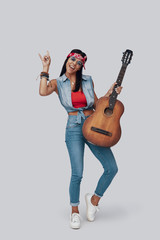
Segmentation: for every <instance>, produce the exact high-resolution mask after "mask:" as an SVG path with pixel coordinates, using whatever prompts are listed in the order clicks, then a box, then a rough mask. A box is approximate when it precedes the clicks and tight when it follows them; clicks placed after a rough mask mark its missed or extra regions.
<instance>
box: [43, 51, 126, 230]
mask: <svg viewBox="0 0 160 240" xmlns="http://www.w3.org/2000/svg"><path fill="white" fill-rule="evenodd" d="M39 56H40V59H41V61H42V64H43V72H41V75H40V76H41V81H40V86H39V94H40V95H41V96H47V95H49V94H51V93H53V92H54V91H55V92H56V93H57V95H58V97H59V100H60V102H61V104H62V106H63V107H64V108H65V109H66V111H67V113H68V120H67V124H66V131H65V142H66V146H67V149H68V153H69V157H70V163H71V170H72V174H71V180H70V187H69V195H70V205H71V208H72V211H71V215H70V226H71V227H72V228H80V223H81V218H80V214H79V209H78V205H79V203H80V201H79V196H80V183H81V180H82V177H83V160H84V147H85V144H87V145H88V147H89V148H90V150H91V151H92V153H93V154H94V156H95V157H96V158H97V159H98V160H99V161H100V163H101V164H102V166H103V169H104V172H103V174H102V176H101V177H100V179H99V181H98V183H97V186H96V188H95V191H94V193H93V194H90V193H87V194H86V195H85V200H86V207H87V211H86V213H87V219H88V220H89V221H94V219H95V215H96V212H97V211H98V210H99V208H98V203H99V200H100V198H101V197H102V196H103V194H104V192H105V191H106V189H107V188H108V186H109V185H110V183H111V181H112V180H113V178H114V176H115V175H116V173H117V171H118V168H117V164H116V161H115V158H114V156H113V153H112V151H111V149H110V148H106V147H100V146H96V145H93V144H91V143H90V142H88V141H87V140H86V139H85V138H84V136H83V134H82V126H83V123H84V121H85V120H86V119H87V118H88V117H89V116H90V115H91V114H92V113H93V112H94V109H95V108H96V102H97V100H98V98H97V95H96V93H95V91H94V83H93V80H92V77H91V76H89V75H83V74H82V71H83V68H85V63H86V61H87V56H86V54H85V53H84V52H82V51H81V50H79V49H74V50H72V51H71V52H70V53H69V54H68V56H67V58H66V60H65V62H64V64H63V67H62V71H61V74H60V77H58V78H56V79H53V80H51V81H49V83H48V84H47V80H49V66H50V63H51V58H50V55H49V52H48V51H47V54H46V55H45V56H44V57H42V56H41V55H40V54H39ZM114 85H115V83H114V84H113V85H112V87H111V88H110V89H109V90H108V92H107V93H106V94H105V96H106V97H107V96H110V94H111V93H112V91H113V88H114ZM121 89H122V87H118V88H116V91H117V93H118V94H119V93H120V92H121Z"/></svg>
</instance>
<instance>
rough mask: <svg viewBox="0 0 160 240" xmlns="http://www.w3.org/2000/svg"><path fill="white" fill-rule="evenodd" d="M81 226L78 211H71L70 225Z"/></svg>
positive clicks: (76, 227) (75, 227)
mask: <svg viewBox="0 0 160 240" xmlns="http://www.w3.org/2000/svg"><path fill="white" fill-rule="evenodd" d="M80 226H81V217H80V215H79V214H78V213H72V214H71V215H70V227H71V228H74V229H78V228H80Z"/></svg>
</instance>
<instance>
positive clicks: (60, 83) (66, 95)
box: [56, 74, 94, 124]
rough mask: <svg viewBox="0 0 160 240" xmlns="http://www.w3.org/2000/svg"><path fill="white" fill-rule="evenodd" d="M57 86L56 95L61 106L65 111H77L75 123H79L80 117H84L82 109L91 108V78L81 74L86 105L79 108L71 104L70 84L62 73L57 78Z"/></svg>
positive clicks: (92, 99) (92, 96) (92, 94)
mask: <svg viewBox="0 0 160 240" xmlns="http://www.w3.org/2000/svg"><path fill="white" fill-rule="evenodd" d="M56 80H57V88H58V97H59V100H60V102H61V104H62V106H63V107H64V108H65V109H66V111H67V112H74V111H78V114H77V120H76V122H77V123H79V124H80V123H81V118H83V119H85V115H84V113H83V110H85V109H93V104H94V89H93V83H92V78H91V76H89V75H82V90H83V93H84V95H85V97H86V100H87V106H86V107H81V108H75V107H73V105H72V99H71V84H70V80H69V79H68V78H67V77H66V75H65V74H63V75H62V76H61V77H58V78H57V79H56Z"/></svg>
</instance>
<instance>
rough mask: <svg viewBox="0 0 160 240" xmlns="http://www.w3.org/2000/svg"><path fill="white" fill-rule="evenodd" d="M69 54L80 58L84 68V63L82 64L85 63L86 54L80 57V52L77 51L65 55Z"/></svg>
mask: <svg viewBox="0 0 160 240" xmlns="http://www.w3.org/2000/svg"><path fill="white" fill-rule="evenodd" d="M71 56H74V57H75V58H78V59H80V60H81V61H82V63H83V67H84V69H85V65H84V64H85V61H86V58H87V56H85V57H82V56H81V55H80V54H78V53H69V54H68V56H67V57H71Z"/></svg>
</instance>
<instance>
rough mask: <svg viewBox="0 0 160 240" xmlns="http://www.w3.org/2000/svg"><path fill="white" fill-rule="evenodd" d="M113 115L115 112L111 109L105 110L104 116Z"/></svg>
mask: <svg viewBox="0 0 160 240" xmlns="http://www.w3.org/2000/svg"><path fill="white" fill-rule="evenodd" d="M112 113H113V111H112V110H110V109H109V108H106V109H105V110H104V114H106V115H107V116H111V115H112Z"/></svg>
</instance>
